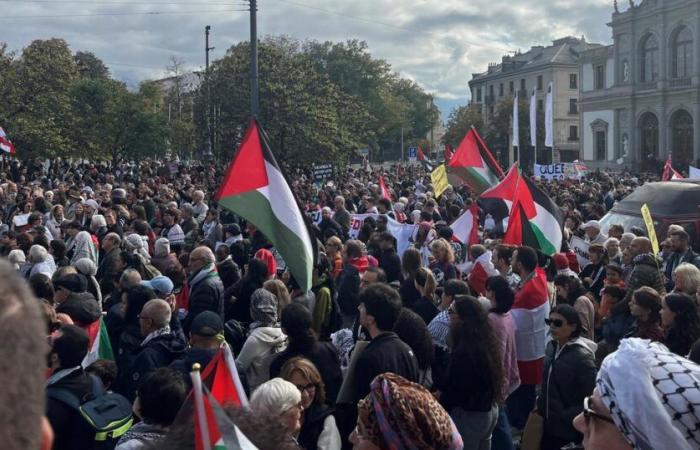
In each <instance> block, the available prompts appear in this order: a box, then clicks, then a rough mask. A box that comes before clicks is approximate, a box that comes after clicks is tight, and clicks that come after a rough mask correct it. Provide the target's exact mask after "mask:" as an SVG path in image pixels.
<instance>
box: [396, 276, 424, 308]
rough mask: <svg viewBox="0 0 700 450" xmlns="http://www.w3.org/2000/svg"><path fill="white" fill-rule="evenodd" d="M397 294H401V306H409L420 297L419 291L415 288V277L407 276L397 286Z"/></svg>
mask: <svg viewBox="0 0 700 450" xmlns="http://www.w3.org/2000/svg"><path fill="white" fill-rule="evenodd" d="M399 294H400V295H401V302H403V306H404V307H406V308H411V307H412V306H413V305H414V304H415V303H416V302H417V301H418V299H420V292H418V289H416V279H415V278H414V277H408V278H406V279H405V280H403V281H402V282H401V287H400V288H399Z"/></svg>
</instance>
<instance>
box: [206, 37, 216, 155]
mask: <svg viewBox="0 0 700 450" xmlns="http://www.w3.org/2000/svg"><path fill="white" fill-rule="evenodd" d="M210 30H211V27H210V26H209V25H207V26H206V27H204V58H205V72H204V82H205V83H206V84H207V90H206V96H207V100H206V103H207V110H206V113H205V116H206V120H207V141H206V143H205V147H204V158H206V159H209V158H211V157H212V151H211V88H210V86H209V85H210V83H209V81H210V80H209V51H210V50H214V47H209V31H210Z"/></svg>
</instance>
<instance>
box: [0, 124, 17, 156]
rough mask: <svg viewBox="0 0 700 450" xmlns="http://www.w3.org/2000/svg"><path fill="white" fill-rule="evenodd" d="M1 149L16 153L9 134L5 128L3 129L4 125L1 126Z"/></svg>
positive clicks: (12, 153)
mask: <svg viewBox="0 0 700 450" xmlns="http://www.w3.org/2000/svg"><path fill="white" fill-rule="evenodd" d="M0 150H2V151H3V152H6V153H9V154H11V155H14V154H15V153H16V150H15V146H14V145H12V141H10V140H9V139H8V138H7V134H5V130H3V129H2V127H0Z"/></svg>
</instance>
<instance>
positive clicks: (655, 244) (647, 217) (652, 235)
mask: <svg viewBox="0 0 700 450" xmlns="http://www.w3.org/2000/svg"><path fill="white" fill-rule="evenodd" d="M642 217H643V218H644V223H645V224H646V226H647V234H648V235H649V240H650V241H651V248H652V250H654V254H655V255H658V254H659V240H658V239H657V238H656V230H654V221H653V220H652V219H651V213H650V212H649V207H648V206H647V204H646V203H645V204H644V205H642Z"/></svg>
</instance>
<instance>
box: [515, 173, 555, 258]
mask: <svg viewBox="0 0 700 450" xmlns="http://www.w3.org/2000/svg"><path fill="white" fill-rule="evenodd" d="M563 230H564V215H563V214H562V212H561V210H560V209H559V207H558V206H557V205H556V204H555V203H554V202H553V201H552V199H551V198H549V197H548V196H547V194H545V193H544V192H542V191H541V190H540V189H539V188H538V187H537V186H535V185H534V183H532V181H530V180H529V179H528V178H527V177H523V176H522V175H520V177H519V181H518V184H517V186H516V197H515V201H514V202H513V207H512V209H511V212H510V217H509V218H508V229H507V230H506V235H505V236H504V238H503V243H504V244H511V245H527V246H530V247H532V248H534V249H536V250H540V251H541V252H542V253H544V254H546V255H553V254H555V253H557V252H559V251H560V249H561V242H562V238H563Z"/></svg>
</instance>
